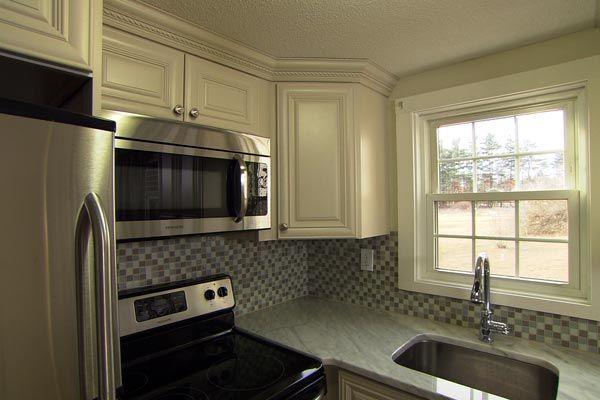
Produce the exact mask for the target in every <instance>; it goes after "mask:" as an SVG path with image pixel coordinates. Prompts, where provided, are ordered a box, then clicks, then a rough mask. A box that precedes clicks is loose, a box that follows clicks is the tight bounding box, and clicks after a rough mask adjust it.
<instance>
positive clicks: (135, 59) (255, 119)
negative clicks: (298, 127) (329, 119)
mask: <svg viewBox="0 0 600 400" xmlns="http://www.w3.org/2000/svg"><path fill="white" fill-rule="evenodd" d="M102 58H103V70H102V108H103V109H107V110H116V111H126V112H132V113H136V114H142V115H149V116H154V117H158V118H167V119H174V120H177V121H185V122H189V123H196V124H202V125H209V126H214V127H217V128H223V129H232V130H236V131H240V132H247V133H253V134H257V135H262V136H269V132H270V126H269V120H268V115H269V110H268V107H269V99H268V95H269V89H270V87H271V86H270V84H269V82H267V81H265V80H263V79H260V78H256V77H254V76H251V75H248V74H246V73H243V72H240V71H237V70H234V69H231V68H228V67H224V66H222V65H219V64H215V63H213V62H210V61H207V60H204V59H201V58H199V57H195V56H193V55H190V54H185V53H183V52H181V51H178V50H176V49H173V48H171V47H168V46H164V45H161V44H158V43H155V42H152V41H149V40H146V39H143V38H140V37H137V36H135V35H131V34H128V33H125V32H122V31H120V30H117V29H114V28H111V27H108V26H105V27H104V42H103V55H102Z"/></svg>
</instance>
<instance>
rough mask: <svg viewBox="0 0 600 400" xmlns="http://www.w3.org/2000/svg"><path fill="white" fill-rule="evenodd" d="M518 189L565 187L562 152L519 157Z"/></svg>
mask: <svg viewBox="0 0 600 400" xmlns="http://www.w3.org/2000/svg"><path fill="white" fill-rule="evenodd" d="M519 169H520V182H519V184H520V186H521V187H520V190H545V189H564V188H565V164H564V156H563V153H553V154H542V155H537V156H524V157H519Z"/></svg>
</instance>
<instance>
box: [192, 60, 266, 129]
mask: <svg viewBox="0 0 600 400" xmlns="http://www.w3.org/2000/svg"><path fill="white" fill-rule="evenodd" d="M185 88H186V94H185V103H186V105H187V106H188V107H189V111H188V115H189V117H190V120H191V121H193V122H198V123H200V124H203V125H211V126H217V127H220V128H226V129H233V130H237V131H242V132H254V133H258V134H260V132H265V131H267V126H266V125H267V123H268V121H267V118H266V117H267V116H268V114H269V110H267V109H266V107H267V106H268V104H265V100H266V99H267V97H268V93H267V91H268V88H269V86H268V82H266V81H264V80H263V79H259V78H256V77H253V76H251V75H248V74H245V73H243V72H239V71H236V70H234V69H231V68H227V67H224V66H222V65H219V64H215V63H213V62H210V61H207V60H204V59H202V58H199V57H194V56H192V55H186V57H185ZM261 111H262V112H261Z"/></svg>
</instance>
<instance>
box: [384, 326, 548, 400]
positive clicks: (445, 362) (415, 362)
mask: <svg viewBox="0 0 600 400" xmlns="http://www.w3.org/2000/svg"><path fill="white" fill-rule="evenodd" d="M452 342H454V343H452ZM466 346H469V347H466ZM473 346H476V345H470V344H458V343H457V342H455V341H453V340H451V339H445V338H437V337H436V338H433V337H430V336H425V335H421V336H417V337H416V338H414V339H412V340H411V341H410V342H408V343H407V344H406V345H404V346H402V347H401V348H400V349H398V350H397V351H396V352H395V353H394V355H393V356H392V358H393V360H394V361H395V362H396V363H397V364H400V365H402V366H404V367H407V368H411V369H414V370H416V371H420V372H424V373H426V374H429V375H433V376H436V377H438V378H442V379H446V380H448V381H452V382H456V383H459V384H461V385H465V386H469V387H471V388H474V389H478V390H481V391H484V392H487V393H491V394H494V395H497V396H501V397H505V398H508V399H511V400H520V399H523V400H525V399H526V400H538V399H539V400H548V399H556V391H557V389H558V370H557V369H556V367H554V366H553V365H551V364H549V363H547V362H545V361H541V360H532V359H525V358H523V357H522V356H515V357H519V358H520V360H517V359H515V358H512V356H508V355H501V354H493V353H490V352H486V351H481V350H476V349H474V348H471V347H473ZM490 351H493V348H490Z"/></svg>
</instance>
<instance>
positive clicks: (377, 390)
mask: <svg viewBox="0 0 600 400" xmlns="http://www.w3.org/2000/svg"><path fill="white" fill-rule="evenodd" d="M328 400H333V399H328ZM339 400H422V397H417V396H415V395H413V394H409V393H406V392H403V391H401V390H398V389H394V388H391V387H389V386H386V385H383V384H381V383H379V382H375V381H372V380H370V379H367V378H364V377H362V376H358V375H354V374H351V373H349V372H347V371H342V370H340V371H339Z"/></svg>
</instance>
